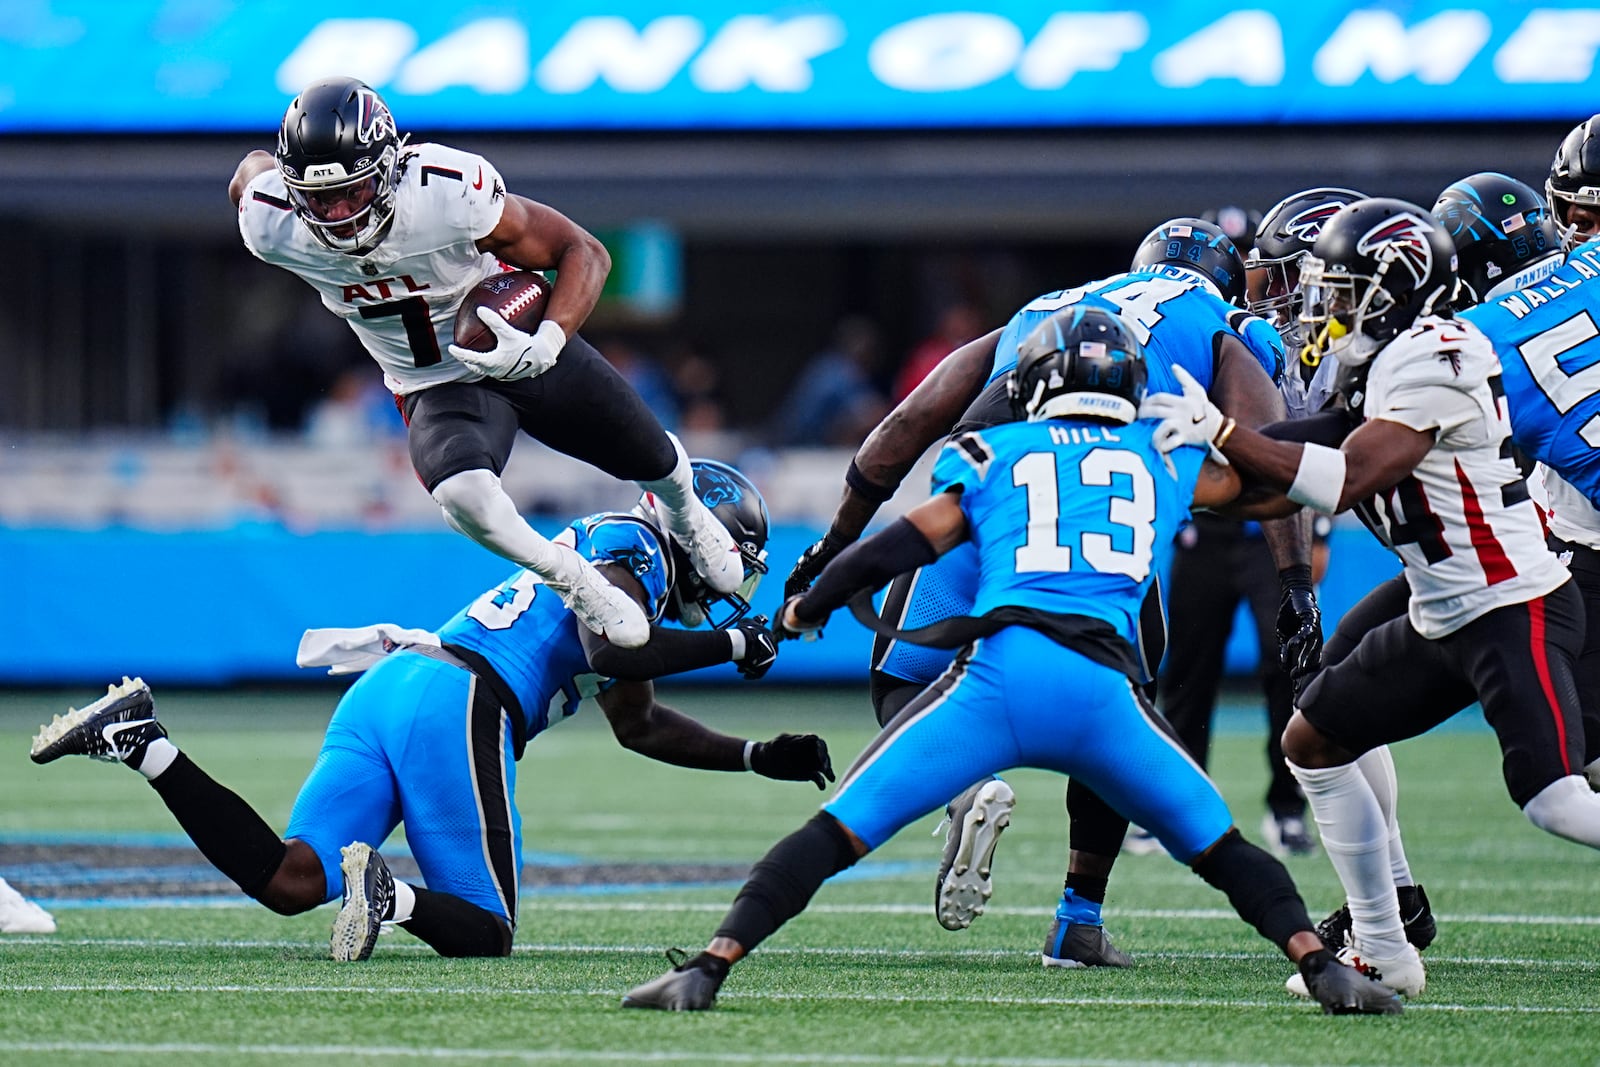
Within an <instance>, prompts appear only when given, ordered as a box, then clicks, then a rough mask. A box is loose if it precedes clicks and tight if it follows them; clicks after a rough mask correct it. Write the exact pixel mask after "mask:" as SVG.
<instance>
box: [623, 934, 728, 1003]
mask: <svg viewBox="0 0 1600 1067" xmlns="http://www.w3.org/2000/svg"><path fill="white" fill-rule="evenodd" d="M686 955H687V953H685V952H684V951H683V950H682V949H673V950H671V951H669V952H668V953H667V961H668V962H669V963H671V964H672V965H673V966H672V970H670V971H668V972H667V973H666V974H664V975H662V976H661V977H660V978H653V979H651V980H650V981H648V982H646V983H644V984H643V985H636V986H634V987H633V988H632V989H630V990H628V991H627V993H625V994H623V997H622V1006H623V1007H624V1008H654V1009H656V1010H657V1011H709V1010H710V1009H711V1008H712V1006H713V1005H715V1004H716V1002H717V990H718V989H720V988H722V980H723V979H724V978H726V977H727V976H728V971H727V967H728V964H727V963H725V962H724V961H722V960H720V959H718V958H717V957H714V956H711V955H708V954H707V953H704V952H702V953H700V955H698V956H696V957H694V958H693V959H685V958H684V957H685V956H686ZM718 964H721V966H720V967H719V966H718Z"/></svg>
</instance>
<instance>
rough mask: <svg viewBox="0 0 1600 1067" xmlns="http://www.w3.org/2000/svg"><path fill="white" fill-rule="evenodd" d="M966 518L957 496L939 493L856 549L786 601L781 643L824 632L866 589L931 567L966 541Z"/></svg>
mask: <svg viewBox="0 0 1600 1067" xmlns="http://www.w3.org/2000/svg"><path fill="white" fill-rule="evenodd" d="M967 534H968V529H967V516H966V514H965V513H963V512H962V510H961V505H960V503H958V502H957V495H956V494H955V493H953V492H944V493H940V494H939V495H938V496H936V497H934V498H933V499H931V500H925V501H923V502H922V503H921V504H918V505H917V506H916V507H914V508H912V509H911V510H910V511H909V512H907V513H906V516H905V518H903V519H897V520H896V521H895V522H894V523H893V524H891V525H889V526H887V527H885V528H884V529H882V530H879V531H878V532H877V533H875V534H873V535H872V536H871V537H869V538H867V539H866V540H865V541H862V542H860V543H858V544H854V545H851V546H850V547H849V548H847V549H845V551H843V552H841V553H840V554H839V557H838V558H837V559H835V560H834V561H833V562H832V563H830V564H828V566H827V567H826V568H824V569H823V572H822V574H821V576H820V577H818V579H817V584H816V585H814V586H812V587H811V589H810V590H809V591H807V592H805V593H802V594H799V595H796V596H792V597H790V598H789V599H787V600H785V601H784V603H783V607H782V608H780V609H779V610H778V621H777V624H776V625H775V626H774V627H773V629H774V630H776V631H777V633H778V636H779V637H798V636H799V635H801V634H804V633H809V632H810V631H812V630H818V629H821V628H822V624H823V623H825V622H827V621H828V616H829V615H832V614H833V613H834V612H835V611H837V610H838V609H839V608H841V607H843V606H844V605H845V604H846V603H848V602H849V600H850V598H851V597H853V596H855V595H856V594H857V593H859V592H861V591H862V590H864V589H878V588H880V587H882V586H883V585H885V584H887V583H888V582H889V580H890V579H892V578H893V577H894V576H895V575H897V574H904V573H905V572H906V571H912V570H916V569H917V568H918V567H921V566H923V565H925V564H928V563H932V562H933V561H934V560H936V559H938V558H939V557H940V556H942V555H944V554H945V553H946V552H948V551H950V550H951V549H952V548H954V547H956V546H957V545H959V544H960V543H961V542H963V541H965V540H966V539H967Z"/></svg>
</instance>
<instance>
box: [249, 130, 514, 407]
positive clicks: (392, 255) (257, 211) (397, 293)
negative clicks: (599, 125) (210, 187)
mask: <svg viewBox="0 0 1600 1067" xmlns="http://www.w3.org/2000/svg"><path fill="white" fill-rule="evenodd" d="M505 197H506V189H505V185H504V183H503V182H501V180H500V174H499V172H498V171H496V170H495V169H494V167H493V166H492V165H491V164H490V163H489V161H488V160H486V159H484V158H483V157H482V156H478V155H473V154H472V153H470V152H461V151H458V150H456V149H454V148H449V147H446V146H445V145H438V144H418V145H411V146H410V147H408V148H406V149H405V151H404V152H403V153H402V154H401V157H400V171H399V174H398V175H397V176H396V178H395V193H394V219H393V221H392V222H391V223H390V225H389V233H388V235H387V236H385V237H384V238H383V240H382V241H380V242H378V245H377V247H376V248H374V249H373V250H372V251H370V252H368V253H367V254H366V255H364V256H356V255H350V254H348V253H345V252H337V251H334V250H333V249H331V248H326V247H324V246H323V245H322V244H320V243H319V242H318V241H317V240H316V238H314V237H312V236H311V234H310V233H309V232H308V231H307V229H306V227H305V225H304V224H303V223H301V222H300V220H299V219H297V218H296V217H295V214H294V211H293V209H292V206H291V204H290V202H289V192H288V190H287V189H286V188H285V187H284V184H283V177H282V176H281V175H280V174H279V173H278V168H276V167H272V168H270V169H268V170H266V171H265V172H263V173H261V174H258V175H256V177H255V179H254V180H253V181H252V182H251V183H250V185H249V186H248V187H247V188H246V189H245V191H244V195H243V196H242V197H241V198H240V200H239V233H240V236H242V237H243V238H244V244H245V247H246V248H248V249H249V250H250V251H251V253H252V254H254V255H255V256H256V258H257V259H260V260H261V261H263V262H265V263H271V264H272V265H273V266H275V267H282V268H283V269H284V270H287V271H289V272H290V273H292V274H295V275H296V276H298V277H299V278H300V279H301V280H302V281H304V282H305V283H306V284H307V285H310V286H311V287H312V288H313V289H315V290H316V291H317V292H318V293H320V294H321V295H322V303H323V306H325V307H326V308H327V309H328V310H329V311H331V312H333V313H334V314H335V315H337V316H339V317H340V318H341V319H343V320H344V321H345V322H346V324H348V325H349V327H350V328H351V329H352V330H354V331H355V334H356V336H357V337H358V338H360V339H361V345H362V347H364V348H365V349H366V350H367V352H368V354H370V355H371V356H372V358H373V359H375V360H377V361H378V366H380V367H382V368H383V380H384V384H385V385H387V386H388V387H389V389H390V390H391V391H392V392H394V393H397V394H399V395H401V396H404V395H406V394H408V393H414V392H417V391H418V390H420V389H426V388H428V387H429V386H433V385H441V384H443V383H444V382H453V381H459V380H461V379H467V378H471V379H476V378H477V377H478V376H479V375H478V374H477V373H476V372H475V371H473V370H471V369H469V368H468V367H466V366H464V365H463V364H461V363H458V362H456V360H454V359H453V358H451V356H450V351H449V348H448V346H449V345H450V343H451V342H452V341H454V340H455V317H456V308H457V307H459V306H460V304H461V301H462V299H463V298H464V297H465V296H466V294H467V293H468V292H469V291H470V290H471V289H472V287H473V286H475V285H477V284H478V283H479V282H481V281H482V280H483V279H484V278H487V277H488V276H489V275H491V274H493V273H495V272H497V271H499V270H500V269H501V268H500V264H499V261H498V260H496V259H495V257H494V256H492V255H490V254H489V253H487V252H482V251H479V249H478V245H477V242H478V241H479V240H480V239H481V238H483V237H485V236H487V235H488V234H489V232H490V231H491V230H493V229H494V228H495V226H496V225H498V224H499V222H500V215H501V213H502V212H503V211H504V210H505Z"/></svg>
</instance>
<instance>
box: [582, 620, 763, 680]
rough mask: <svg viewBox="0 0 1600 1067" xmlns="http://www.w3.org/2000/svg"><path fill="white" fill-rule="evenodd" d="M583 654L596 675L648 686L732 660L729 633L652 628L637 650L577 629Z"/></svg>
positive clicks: (583, 628)
mask: <svg viewBox="0 0 1600 1067" xmlns="http://www.w3.org/2000/svg"><path fill="white" fill-rule="evenodd" d="M578 636H579V637H580V638H581V639H582V640H583V651H584V655H586V656H587V657H588V659H589V666H590V668H591V669H593V670H594V672H595V673H596V674H603V675H605V676H606V677H607V678H615V679H617V680H618V681H622V682H648V681H650V680H651V679H653V678H660V677H661V676H662V675H665V674H679V673H681V672H683V671H693V670H698V669H699V668H701V667H715V666H716V665H717V664H719V663H727V662H728V661H729V660H730V659H732V658H733V639H732V638H730V637H729V636H728V632H727V631H726V630H698V631H696V630H669V629H666V628H665V627H661V626H651V627H650V640H648V641H646V642H645V643H644V644H643V645H641V646H639V647H638V648H622V647H620V646H618V645H613V644H612V643H611V642H609V641H607V640H606V639H605V638H603V637H601V636H599V635H598V634H595V633H591V632H590V631H589V629H588V628H587V627H584V626H579V627H578Z"/></svg>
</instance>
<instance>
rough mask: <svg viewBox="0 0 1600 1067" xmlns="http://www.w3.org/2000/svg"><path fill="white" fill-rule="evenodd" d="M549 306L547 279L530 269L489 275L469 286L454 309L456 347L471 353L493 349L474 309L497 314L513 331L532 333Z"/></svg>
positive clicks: (486, 329) (490, 339)
mask: <svg viewBox="0 0 1600 1067" xmlns="http://www.w3.org/2000/svg"><path fill="white" fill-rule="evenodd" d="M549 303H550V279H548V278H546V277H545V276H544V275H543V274H540V273H539V272H537V271H531V270H510V271H506V272H505V273H503V274H491V275H490V276H489V277H487V278H485V279H484V280H483V281H481V282H479V283H478V284H477V285H475V286H473V287H472V290H471V292H469V293H467V295H466V298H465V299H463V300H462V301H461V306H460V307H459V308H457V309H456V344H458V345H460V346H461V347H462V348H470V349H472V350H473V351H474V352H488V351H490V350H491V349H493V348H494V333H493V332H491V331H490V329H489V327H487V326H485V325H484V324H483V322H482V321H481V320H480V319H479V318H478V308H481V307H486V308H489V309H491V310H493V311H497V312H499V313H500V316H501V317H502V318H504V319H505V320H506V321H507V322H509V323H510V324H511V325H513V326H515V327H516V328H517V329H519V330H522V331H524V332H526V333H533V332H534V331H535V330H537V329H538V328H539V323H540V322H541V321H543V319H544V309H545V305H547V304H549Z"/></svg>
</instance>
